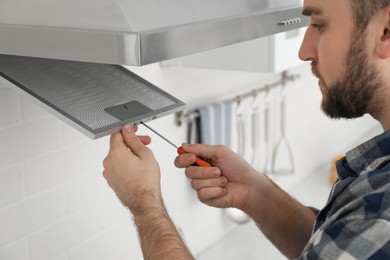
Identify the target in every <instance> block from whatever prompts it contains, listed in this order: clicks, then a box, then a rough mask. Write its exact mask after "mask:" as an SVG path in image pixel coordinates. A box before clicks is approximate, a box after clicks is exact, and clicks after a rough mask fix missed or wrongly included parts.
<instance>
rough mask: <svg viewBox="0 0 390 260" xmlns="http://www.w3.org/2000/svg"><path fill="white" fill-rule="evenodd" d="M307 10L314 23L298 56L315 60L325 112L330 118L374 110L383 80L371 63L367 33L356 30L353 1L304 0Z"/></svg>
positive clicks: (350, 116)
mask: <svg viewBox="0 0 390 260" xmlns="http://www.w3.org/2000/svg"><path fill="white" fill-rule="evenodd" d="M304 14H306V15H309V16H310V17H311V24H310V26H309V28H308V29H307V31H306V35H305V39H304V41H303V43H302V46H301V49H300V52H299V56H300V58H301V59H302V60H309V61H311V62H312V71H313V74H314V75H315V76H316V77H317V78H318V79H319V86H320V89H321V92H322V96H323V99H322V104H321V107H322V110H323V111H324V113H325V114H327V115H328V116H329V117H331V118H356V117H360V116H363V115H364V114H365V113H367V112H373V111H370V110H371V109H374V108H373V107H375V105H373V103H375V102H373V99H374V94H375V92H377V91H376V90H378V89H379V88H380V85H381V84H380V83H381V82H380V79H379V76H378V72H377V70H376V69H375V67H374V66H372V65H370V64H369V60H368V55H367V43H366V35H365V34H355V33H354V21H353V18H352V9H351V5H350V1H340V0H327V1H322V0H305V4H304ZM370 106H371V107H370Z"/></svg>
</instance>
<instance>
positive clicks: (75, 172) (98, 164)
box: [24, 141, 107, 194]
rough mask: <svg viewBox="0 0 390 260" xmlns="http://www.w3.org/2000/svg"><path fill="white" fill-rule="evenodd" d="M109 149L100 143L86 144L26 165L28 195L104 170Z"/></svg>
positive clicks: (40, 158) (37, 159)
mask: <svg viewBox="0 0 390 260" xmlns="http://www.w3.org/2000/svg"><path fill="white" fill-rule="evenodd" d="M106 154H107V147H106V146H105V145H102V144H101V143H99V142H93V141H90V142H85V143H83V144H80V145H77V146H72V147H68V148H66V149H64V150H59V151H56V152H53V153H51V154H48V155H47V156H43V157H39V158H36V159H35V160H31V161H29V162H27V163H26V164H25V168H24V172H25V180H26V192H27V194H34V193H36V192H39V191H41V190H44V189H46V188H49V187H52V186H54V185H58V184H61V183H64V182H66V181H69V180H71V179H72V178H74V177H76V176H80V175H82V174H85V173H88V172H91V171H93V170H96V169H100V168H102V161H103V159H104V157H105V156H106Z"/></svg>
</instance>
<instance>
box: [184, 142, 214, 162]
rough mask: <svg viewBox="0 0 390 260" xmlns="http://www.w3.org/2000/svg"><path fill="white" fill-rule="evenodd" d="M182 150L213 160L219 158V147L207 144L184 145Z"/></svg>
mask: <svg viewBox="0 0 390 260" xmlns="http://www.w3.org/2000/svg"><path fill="white" fill-rule="evenodd" d="M182 148H183V150H184V151H185V152H187V153H193V154H196V155H198V156H200V157H203V158H207V159H213V158H216V157H217V156H216V153H217V151H218V149H217V146H210V145H206V144H183V145H182Z"/></svg>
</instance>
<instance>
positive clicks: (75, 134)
mask: <svg viewBox="0 0 390 260" xmlns="http://www.w3.org/2000/svg"><path fill="white" fill-rule="evenodd" d="M61 127H62V133H63V138H64V145H69V144H75V143H79V142H85V141H87V140H89V138H88V137H87V136H85V135H84V134H82V133H81V132H79V131H78V130H76V129H74V128H73V127H71V126H70V125H68V124H66V123H64V122H62V124H61Z"/></svg>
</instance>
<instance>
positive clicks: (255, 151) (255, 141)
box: [250, 91, 260, 169]
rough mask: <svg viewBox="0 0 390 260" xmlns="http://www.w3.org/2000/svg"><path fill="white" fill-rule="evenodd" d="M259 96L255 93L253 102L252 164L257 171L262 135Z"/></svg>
mask: <svg viewBox="0 0 390 260" xmlns="http://www.w3.org/2000/svg"><path fill="white" fill-rule="evenodd" d="M259 96H260V95H258V94H257V92H256V91H254V92H253V100H252V105H251V130H252V131H251V132H252V133H251V136H252V138H251V143H252V159H251V161H250V164H251V165H252V167H254V168H255V169H256V168H257V166H258V165H257V164H258V158H259V135H260V130H259V127H260V115H259V102H258V99H259Z"/></svg>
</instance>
